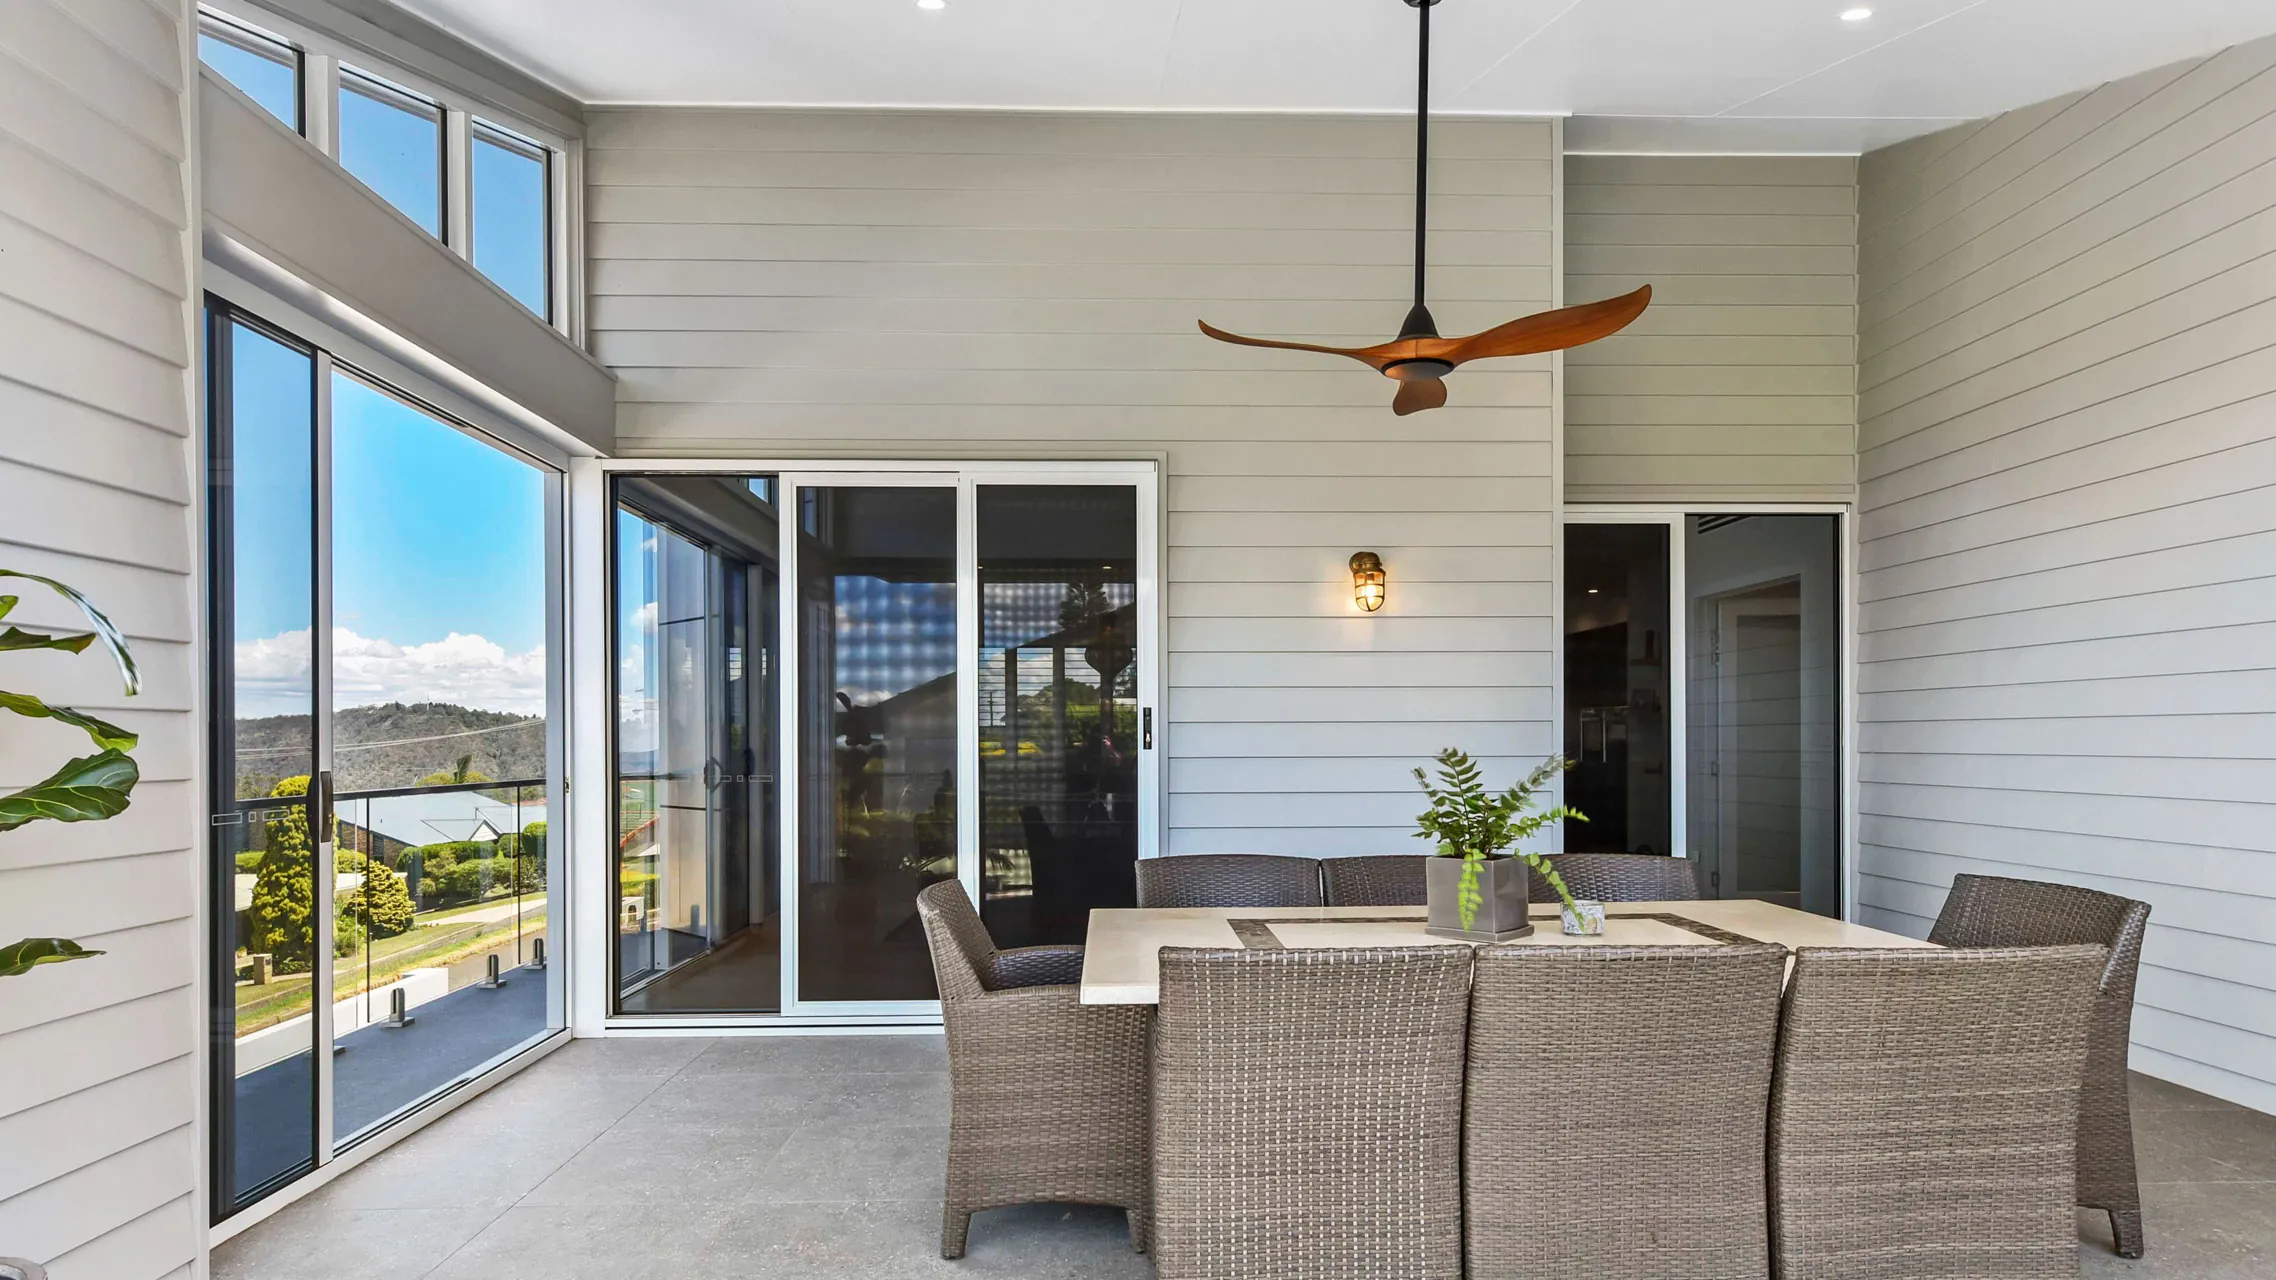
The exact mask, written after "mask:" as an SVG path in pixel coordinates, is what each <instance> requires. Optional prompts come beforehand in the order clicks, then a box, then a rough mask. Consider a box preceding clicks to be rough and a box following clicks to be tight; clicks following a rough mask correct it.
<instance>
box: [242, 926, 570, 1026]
mask: <svg viewBox="0 0 2276 1280" xmlns="http://www.w3.org/2000/svg"><path fill="white" fill-rule="evenodd" d="M511 901H512V899H511V898H492V899H491V900H489V901H488V902H477V903H472V904H469V905H467V906H463V907H453V908H451V909H449V910H446V911H434V912H423V913H421V914H419V915H417V916H415V917H413V924H412V927H411V930H410V932H408V933H405V934H402V935H400V936H398V937H393V938H381V939H379V940H378V941H376V942H374V943H372V944H371V945H370V947H369V948H368V949H366V950H364V951H358V952H357V953H356V954H354V955H350V956H342V957H341V958H340V960H339V962H338V972H337V975H336V979H335V981H334V982H333V985H332V991H333V996H332V998H333V999H334V1000H345V999H347V998H348V997H350V996H352V995H355V994H356V993H357V992H359V991H362V990H365V989H366V984H367V983H368V984H369V985H370V986H372V987H383V986H386V985H387V984H388V983H390V982H393V981H395V980H396V979H397V978H398V977H401V976H402V974H403V973H404V971H405V970H409V969H423V968H439V967H444V966H448V965H450V964H452V963H455V962H457V961H459V960H464V959H466V958H467V957H468V956H474V955H479V954H481V953H482V952H485V951H488V950H490V949H491V948H492V947H495V946H497V945H498V944H500V943H501V942H505V941H508V940H510V939H511V938H512V937H513V936H514V929H515V927H516V926H515V921H514V919H513V917H511V916H509V917H507V918H506V919H503V920H494V921H488V922H484V923H463V924H454V923H452V921H454V920H458V919H460V918H462V917H464V916H465V915H467V914H468V913H469V912H473V911H478V910H480V909H482V908H485V907H495V906H498V905H500V904H502V903H507V902H511ZM520 928H521V929H522V931H523V932H524V933H532V932H539V931H542V930H543V929H544V928H545V901H544V899H542V898H533V899H532V900H531V901H530V902H529V903H528V905H527V907H526V908H525V910H524V912H523V915H522V918H521V921H520ZM367 965H368V969H367ZM308 988H309V976H308V975H307V974H305V973H296V974H290V975H287V976H285V977H281V978H276V979H273V980H272V981H270V982H269V983H268V984H267V985H265V986H258V987H256V986H254V985H252V984H251V983H243V982H241V983H239V984H237V1034H238V1035H240V1036H243V1035H247V1034H250V1033H252V1032H255V1031H259V1030H261V1029H262V1028H263V1027H273V1026H275V1025H276V1024H278V1023H280V1022H284V1021H286V1020H287V1019H290V1018H296V1017H299V1016H300V1015H301V1014H304V1013H306V1012H308V1007H309V998H308Z"/></svg>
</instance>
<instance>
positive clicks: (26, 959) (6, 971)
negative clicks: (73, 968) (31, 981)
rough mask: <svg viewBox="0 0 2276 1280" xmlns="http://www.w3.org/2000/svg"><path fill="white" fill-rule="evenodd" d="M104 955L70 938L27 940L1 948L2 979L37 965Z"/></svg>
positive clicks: (0, 976)
mask: <svg viewBox="0 0 2276 1280" xmlns="http://www.w3.org/2000/svg"><path fill="white" fill-rule="evenodd" d="M101 954H103V953H102V952H100V951H90V950H88V949H87V948H85V947H82V946H80V945H79V944H78V943H76V942H73V941H72V940H71V939H69V938H26V939H24V940H23V941H21V942H11V943H9V944H8V945H7V946H4V947H0V978H13V977H16V976H18V975H19V974H26V973H30V972H31V971H32V966H33V965H36V964H61V963H63V962H64V961H66V960H85V959H88V958H90V957H93V956H99V955H101Z"/></svg>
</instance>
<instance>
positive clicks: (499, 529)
mask: <svg viewBox="0 0 2276 1280" xmlns="http://www.w3.org/2000/svg"><path fill="white" fill-rule="evenodd" d="M332 512H333V515H332V529H333V535H332V576H333V588H332V592H333V598H332V611H333V621H334V622H335V623H336V624H337V625H339V626H343V627H346V628H348V629H349V630H351V631H355V632H357V633H359V634H361V635H367V636H385V637H386V638H388V639H391V640H396V641H398V642H399V643H400V642H418V641H421V640H430V639H440V638H441V637H443V636H445V635H447V634H449V633H450V632H452V631H459V632H465V633H470V634H479V635H482V636H485V637H487V638H489V639H491V640H493V641H496V642H497V643H498V644H500V645H502V646H504V647H505V648H506V649H507V650H508V651H509V652H513V653H523V652H527V651H528V650H531V649H535V648H537V647H538V646H540V645H542V644H544V643H545V544H544V541H543V531H544V528H545V481H544V478H543V476H542V475H541V474H540V473H539V471H538V469H537V468H536V467H533V466H531V465H530V464H528V463H526V462H523V461H521V460H520V459H518V458H515V457H512V456H510V455H508V454H506V453H504V452H502V451H501V450H499V449H496V448H494V447H492V446H490V445H488V444H484V443H483V442H481V441H479V440H475V439H473V438H472V437H469V436H467V435H465V434H464V433H462V432H460V431H457V430H455V429H454V428H451V427H448V426H445V425H443V424H442V423H440V422H437V421H435V420H434V419H432V418H430V417H428V416H427V415H425V414H423V413H420V412H419V411H418V410H416V409H413V408H411V407H410V406H408V405H405V404H404V403H403V402H401V401H399V400H396V399H394V398H393V397H391V396H387V395H383V394H381V393H379V392H377V391H374V390H372V389H371V388H370V387H368V386H365V385H364V384H363V383H361V382H358V381H356V380H355V379H353V378H349V377H344V376H343V377H337V378H335V379H334V382H333V392H332Z"/></svg>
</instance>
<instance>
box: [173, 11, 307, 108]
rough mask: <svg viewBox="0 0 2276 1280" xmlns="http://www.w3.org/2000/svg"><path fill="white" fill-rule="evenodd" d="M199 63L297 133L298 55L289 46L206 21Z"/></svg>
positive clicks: (201, 30) (201, 33)
mask: <svg viewBox="0 0 2276 1280" xmlns="http://www.w3.org/2000/svg"><path fill="white" fill-rule="evenodd" d="M198 61H200V62H203V63H204V64H205V65H207V66H209V67H212V68H213V69H214V71H215V72H217V73H218V74H219V75H220V76H221V78H222V79H224V80H227V81H228V82H229V83H231V84H233V85H236V86H237V87H238V88H240V89H242V90H244V91H245V96H246V97H248V98H251V99H252V100H253V101H255V102H257V103H259V104H261V106H262V107H263V108H264V109H265V110H267V111H268V113H269V114H270V115H273V116H275V117H276V118H277V119H279V120H282V121H284V123H285V127H286V128H287V129H290V130H292V131H293V132H294V133H298V132H300V53H299V51H298V50H296V49H294V48H293V47H292V46H291V45H288V44H284V43H281V42H279V41H275V40H271V39H269V38H268V37H267V36H263V35H260V34H258V33H256V32H251V31H246V30H243V29H242V28H238V27H234V26H227V25H224V24H222V23H218V22H215V21H214V20H213V19H211V18H208V19H206V20H205V21H204V22H202V23H201V24H200V25H199V29H198Z"/></svg>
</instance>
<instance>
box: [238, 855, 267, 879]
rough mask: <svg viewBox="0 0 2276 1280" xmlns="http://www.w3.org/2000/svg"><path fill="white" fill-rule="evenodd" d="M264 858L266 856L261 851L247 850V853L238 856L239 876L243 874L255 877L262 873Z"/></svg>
mask: <svg viewBox="0 0 2276 1280" xmlns="http://www.w3.org/2000/svg"><path fill="white" fill-rule="evenodd" d="M263 856H264V855H263V854H262V852H261V850H259V849H247V850H246V851H245V852H243V853H240V854H238V855H237V870H238V872H239V874H242V875H255V874H258V873H259V872H260V870H261V858H262V857H263Z"/></svg>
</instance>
